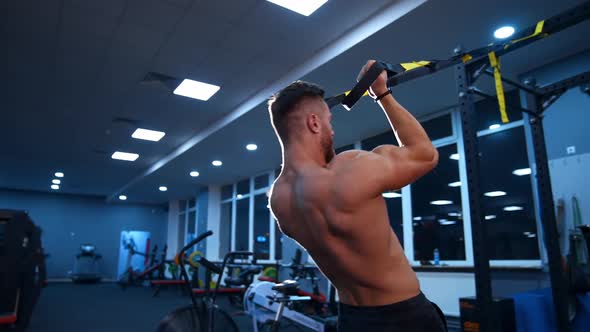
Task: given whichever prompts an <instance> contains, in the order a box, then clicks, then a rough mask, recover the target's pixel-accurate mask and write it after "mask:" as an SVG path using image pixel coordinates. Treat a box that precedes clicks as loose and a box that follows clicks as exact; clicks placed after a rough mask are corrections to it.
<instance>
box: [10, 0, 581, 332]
mask: <svg viewBox="0 0 590 332" xmlns="http://www.w3.org/2000/svg"><path fill="white" fill-rule="evenodd" d="M0 36H1V40H2V41H3V43H2V46H1V47H0V49H1V50H2V51H1V52H0V73H2V74H3V75H2V76H3V79H2V80H1V81H0V267H1V269H0V331H32V332H42V331H64V332H68V331H254V332H258V331H279V330H280V331H326V332H328V331H338V330H339V331H349V330H346V329H345V328H346V327H345V326H343V324H342V323H340V326H338V323H337V322H338V319H339V313H340V314H342V310H343V309H342V308H345V306H343V304H344V305H346V304H347V303H345V302H346V301H348V300H349V297H346V295H347V293H346V292H344V290H343V289H340V290H339V289H338V287H337V286H336V285H334V284H333V283H332V281H334V280H340V279H339V278H329V277H327V275H330V273H326V271H328V270H324V267H325V268H326V269H329V267H328V265H326V259H325V257H323V255H320V254H317V255H316V256H315V258H314V252H313V251H312V250H309V252H308V250H307V249H306V248H305V245H304V243H305V242H303V241H297V240H295V239H294V237H295V235H294V234H297V233H296V232H294V233H292V234H289V236H287V235H286V234H285V233H287V232H285V233H283V232H282V231H281V228H280V227H279V224H277V220H276V219H280V218H277V216H278V214H276V211H275V209H274V206H273V208H272V209H271V204H277V203H273V202H272V201H273V200H272V199H269V197H272V196H271V195H275V193H273V190H271V189H272V187H273V184H274V183H275V181H277V179H279V178H280V177H286V175H284V174H286V172H283V173H282V171H283V166H285V164H287V162H286V161H285V160H286V159H285V160H284V159H283V158H284V157H285V156H284V155H283V154H282V153H281V152H282V148H284V146H285V145H284V144H283V145H281V144H280V143H279V140H277V134H276V133H275V130H274V128H273V125H272V122H271V118H270V116H269V105H268V100H269V98H270V97H271V96H273V94H275V93H277V92H278V91H279V90H281V89H283V88H284V87H286V86H287V85H289V84H290V83H292V82H294V81H296V80H303V81H307V82H313V83H315V84H318V85H319V86H321V87H322V88H323V90H324V91H325V95H324V96H323V97H322V98H324V101H325V102H326V105H327V108H326V109H328V107H329V112H328V113H329V114H330V115H331V120H330V121H331V122H330V123H331V126H332V128H333V132H334V135H333V148H334V150H335V153H336V157H335V158H336V159H333V160H338V159H337V158H339V156H341V155H340V154H341V153H343V152H344V154H343V155H346V153H355V151H360V150H362V151H365V152H371V151H372V153H373V152H375V151H379V149H380V148H378V147H380V146H383V145H388V146H391V145H393V146H395V147H396V148H399V149H404V148H407V147H406V146H405V145H406V144H405V143H404V144H400V142H401V141H403V140H404V137H401V138H399V136H400V133H401V135H403V131H399V130H397V129H398V128H396V132H395V133H394V131H393V130H392V126H393V127H394V128H395V127H396V123H394V121H388V119H389V120H390V118H389V116H390V115H389V113H387V112H388V111H387V110H385V113H386V114H384V112H383V111H382V110H381V109H380V107H384V108H386V106H383V105H386V103H385V102H384V101H382V100H379V99H381V98H389V94H391V95H392V96H393V97H394V98H395V100H396V101H397V102H399V104H401V105H403V107H404V108H405V109H407V111H408V112H409V113H410V114H411V115H412V116H413V117H415V119H417V120H418V122H419V124H420V126H421V127H422V128H423V129H424V132H425V133H426V134H427V136H428V139H429V141H430V142H431V143H432V146H433V147H434V148H436V152H437V156H438V159H437V163H436V165H435V166H433V169H432V170H430V171H429V172H428V173H425V174H424V175H421V176H420V177H418V178H417V179H414V180H413V181H411V182H407V184H405V185H403V186H400V187H399V188H394V189H392V190H389V189H388V190H386V191H384V192H382V191H378V192H376V195H378V196H377V197H376V199H378V200H380V202H382V203H381V204H384V206H385V208H386V212H387V214H386V215H387V218H388V219H387V220H388V221H389V226H387V227H388V229H389V227H390V228H391V229H392V230H393V233H392V234H393V235H394V238H395V241H396V242H399V244H400V248H399V250H398V252H397V254H398V255H397V256H396V257H398V259H400V257H401V260H403V264H407V266H408V268H407V269H408V270H410V271H411V273H412V276H413V275H415V276H416V278H415V279H416V280H417V282H418V284H419V290H420V292H421V293H423V294H424V296H425V297H426V298H427V299H428V301H431V302H433V303H435V304H436V306H434V307H436V308H437V309H440V312H441V315H443V316H444V319H442V318H441V322H442V321H444V325H446V328H447V330H448V331H469V332H474V331H484V332H490V331H505V332H511V331H518V332H527V331H535V332H536V331H559V332H565V331H589V330H590V295H588V294H587V292H588V291H590V226H589V225H590V189H589V188H590V180H589V179H588V176H587V170H588V169H590V130H589V128H588V126H589V124H590V37H589V36H590V2H589V1H583V0H563V1H550V0H539V1H534V0H513V1H508V0H498V1H493V2H486V1H467V0H445V1H442V0H369V1H352V0H310V1H301V0H293V1H290V0H240V1H227V0H220V1H202V0H141V1H140V0H108V1H83V0H47V1H33V0H19V1H16V0H6V1H2V3H0ZM371 59H374V60H377V62H376V63H375V65H374V66H375V68H377V66H381V68H382V69H384V70H385V72H386V74H387V80H386V85H387V87H388V88H389V89H390V90H387V91H386V92H385V93H384V94H383V95H381V96H373V94H374V93H369V95H363V94H364V93H365V92H366V91H367V90H369V92H370V91H374V90H373V89H374V87H375V84H376V83H374V82H377V81H376V80H377V77H376V76H374V77H370V76H371V74H370V72H367V73H366V74H365V75H364V76H363V75H362V74H361V75H359V71H360V70H361V68H362V67H363V65H365V63H367V61H368V60H371ZM378 73H379V72H377V74H378ZM363 77H364V78H365V80H366V82H365V81H364V80H363V79H362V78H363ZM371 98H374V99H375V98H376V99H377V101H379V102H378V103H377V102H374V101H373V100H371ZM320 101H321V100H320ZM271 107H272V106H271ZM386 116H387V117H386ZM390 122H391V123H390ZM310 128H311V127H310ZM310 130H311V129H310ZM396 135H397V136H396ZM279 136H280V135H279ZM285 144H286V143H285ZM408 146H410V147H411V145H408ZM285 158H287V157H285ZM286 167H287V166H285V168H286ZM327 168H328V169H330V166H327ZM346 177H347V176H342V178H341V181H342V183H345V182H344V181H345V180H346V181H347V180H348V179H346ZM358 181H359V182H358V183H359V184H362V182H363V179H359V180H358ZM369 181H370V180H367V182H369ZM346 183H349V182H346ZM359 188H360V186H358V187H357V186H353V187H351V188H346V191H350V192H355V191H359V192H360V190H361V189H359ZM379 193H381V194H379ZM275 197H276V196H275ZM348 208H350V209H351V210H352V209H353V207H348V206H347V207H346V209H348ZM347 211H348V210H347ZM384 215H385V214H384ZM370 219H371V218H366V220H365V219H364V220H363V225H362V227H361V228H364V229H370V228H371V227H375V226H373V225H374V224H373V220H370ZM279 222H281V220H279ZM365 223H366V224H365ZM281 225H282V224H281ZM343 238H346V237H343ZM317 241H324V239H320V240H317V239H316V242H317ZM326 241H328V240H327V239H326ZM375 241H377V240H375ZM351 242H352V240H351ZM368 242H371V241H366V242H365V243H361V244H356V245H360V246H369V245H370V243H368ZM317 247H322V245H321V244H319V245H318V244H317V243H316V244H314V248H317ZM396 248H397V247H396ZM361 251H362V250H359V252H361ZM310 253H311V254H310ZM382 255H384V256H385V255H386V253H382ZM390 256H393V255H390ZM329 261H331V262H338V264H342V265H344V264H343V263H342V262H345V261H346V258H344V257H332V259H330V260H329ZM333 264H336V263H333ZM357 265H358V264H357ZM404 266H405V265H404ZM354 269H357V271H361V270H363V269H366V270H374V271H377V270H378V269H377V268H376V267H375V266H355V267H354ZM351 274H352V273H351ZM332 279H334V280H332ZM368 279H371V281H369V280H363V281H362V282H359V283H360V284H363V285H364V282H365V281H366V283H367V284H370V283H371V282H373V281H374V280H377V281H376V282H388V281H387V280H389V279H386V276H384V275H374V276H371V278H368ZM390 279H391V281H390V284H391V285H395V283H396V282H399V280H397V279H395V278H390ZM396 280H397V281H396ZM367 287H368V286H367ZM393 288H395V287H393ZM383 292H385V290H383ZM341 296H345V297H343V299H344V301H340V297H341ZM348 304H350V303H348ZM357 305H358V306H359V307H362V305H361V304H358V303H357ZM365 307H370V306H365ZM375 307H376V306H375ZM277 312H279V315H277ZM212 317H213V319H211V318H212ZM341 317H342V316H341ZM437 319H438V318H437ZM364 330H365V331H369V330H375V331H381V330H380V329H378V328H373V327H371V326H370V325H367V326H366V328H365V329H364ZM407 330H413V331H418V329H407ZM383 331H386V330H385V329H383ZM387 331H390V330H387ZM420 331H421V330H420Z"/></svg>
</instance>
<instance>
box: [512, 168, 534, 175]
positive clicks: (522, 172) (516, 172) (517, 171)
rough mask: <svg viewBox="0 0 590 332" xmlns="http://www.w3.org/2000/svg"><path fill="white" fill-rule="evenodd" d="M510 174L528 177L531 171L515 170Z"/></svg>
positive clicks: (525, 169)
mask: <svg viewBox="0 0 590 332" xmlns="http://www.w3.org/2000/svg"><path fill="white" fill-rule="evenodd" d="M512 174H514V175H516V176H523V175H530V174H531V169H530V168H521V169H515V170H514V172H512Z"/></svg>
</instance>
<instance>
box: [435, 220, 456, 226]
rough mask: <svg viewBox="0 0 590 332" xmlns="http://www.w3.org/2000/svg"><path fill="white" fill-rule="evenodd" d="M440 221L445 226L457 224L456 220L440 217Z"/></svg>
mask: <svg viewBox="0 0 590 332" xmlns="http://www.w3.org/2000/svg"><path fill="white" fill-rule="evenodd" d="M438 223H439V224H441V225H443V226H446V225H454V224H456V223H457V222H456V221H454V220H447V219H439V220H438Z"/></svg>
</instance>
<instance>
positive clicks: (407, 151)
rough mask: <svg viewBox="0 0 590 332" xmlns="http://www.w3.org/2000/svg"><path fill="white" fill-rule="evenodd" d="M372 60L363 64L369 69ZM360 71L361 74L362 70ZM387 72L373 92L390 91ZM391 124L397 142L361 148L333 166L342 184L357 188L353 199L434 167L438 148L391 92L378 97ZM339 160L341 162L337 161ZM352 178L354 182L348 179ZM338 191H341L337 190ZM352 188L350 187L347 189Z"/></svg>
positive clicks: (407, 181) (401, 184) (411, 179)
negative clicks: (362, 149)
mask: <svg viewBox="0 0 590 332" xmlns="http://www.w3.org/2000/svg"><path fill="white" fill-rule="evenodd" d="M371 64H372V61H369V62H368V63H367V65H366V66H365V67H364V68H363V71H366V70H367V69H368V68H369V67H370V65H371ZM363 71H361V74H363ZM386 82H387V75H386V74H385V73H382V74H381V75H380V77H379V78H378V79H377V80H376V81H375V82H374V83H373V85H372V86H371V91H370V92H371V95H372V96H381V95H383V94H384V93H386V92H387V86H386ZM379 105H380V106H381V108H382V109H383V111H384V112H385V115H386V116H387V119H388V121H389V123H390V125H391V128H392V130H393V132H394V134H395V136H396V138H397V140H398V143H399V145H400V146H399V147H397V146H395V145H381V146H378V147H377V148H375V149H374V150H373V151H372V152H359V153H358V154H357V155H356V156H355V157H354V158H346V159H347V160H342V163H339V162H338V161H339V158H336V160H335V165H334V170H335V171H336V173H340V174H338V175H339V176H337V177H338V178H339V179H342V178H345V179H347V180H345V181H342V180H338V181H339V182H338V183H339V184H338V185H337V186H340V185H345V186H352V187H354V188H355V190H354V193H351V194H352V195H353V196H359V195H360V197H350V198H352V199H354V200H357V199H363V198H368V197H375V196H377V195H380V194H381V193H383V192H385V191H388V190H394V189H399V188H401V187H404V186H406V185H408V184H410V183H412V182H414V181H416V180H417V179H418V178H420V177H421V176H423V175H424V174H426V173H428V172H429V171H431V170H432V169H433V168H434V167H435V166H436V164H437V163H438V152H437V150H436V148H435V147H434V146H433V145H432V142H431V141H430V138H428V135H427V134H426V131H424V128H422V126H421V125H420V123H419V122H418V120H416V118H414V116H412V114H410V112H408V111H407V110H406V109H405V108H404V107H403V106H401V105H400V104H399V103H398V102H397V101H396V100H395V98H393V96H392V95H391V94H387V95H385V97H383V98H381V100H380V101H379ZM336 164H340V165H336ZM350 181H352V182H354V183H352V184H351V183H349V182H350ZM338 192H341V191H340V190H338ZM348 192H350V191H348Z"/></svg>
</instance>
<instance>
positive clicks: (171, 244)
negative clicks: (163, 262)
mask: <svg viewBox="0 0 590 332" xmlns="http://www.w3.org/2000/svg"><path fill="white" fill-rule="evenodd" d="M166 244H168V252H167V253H166V256H167V257H166V258H167V259H172V258H174V255H176V252H177V251H178V249H179V248H178V201H170V203H169V204H168V237H167V239H166Z"/></svg>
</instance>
